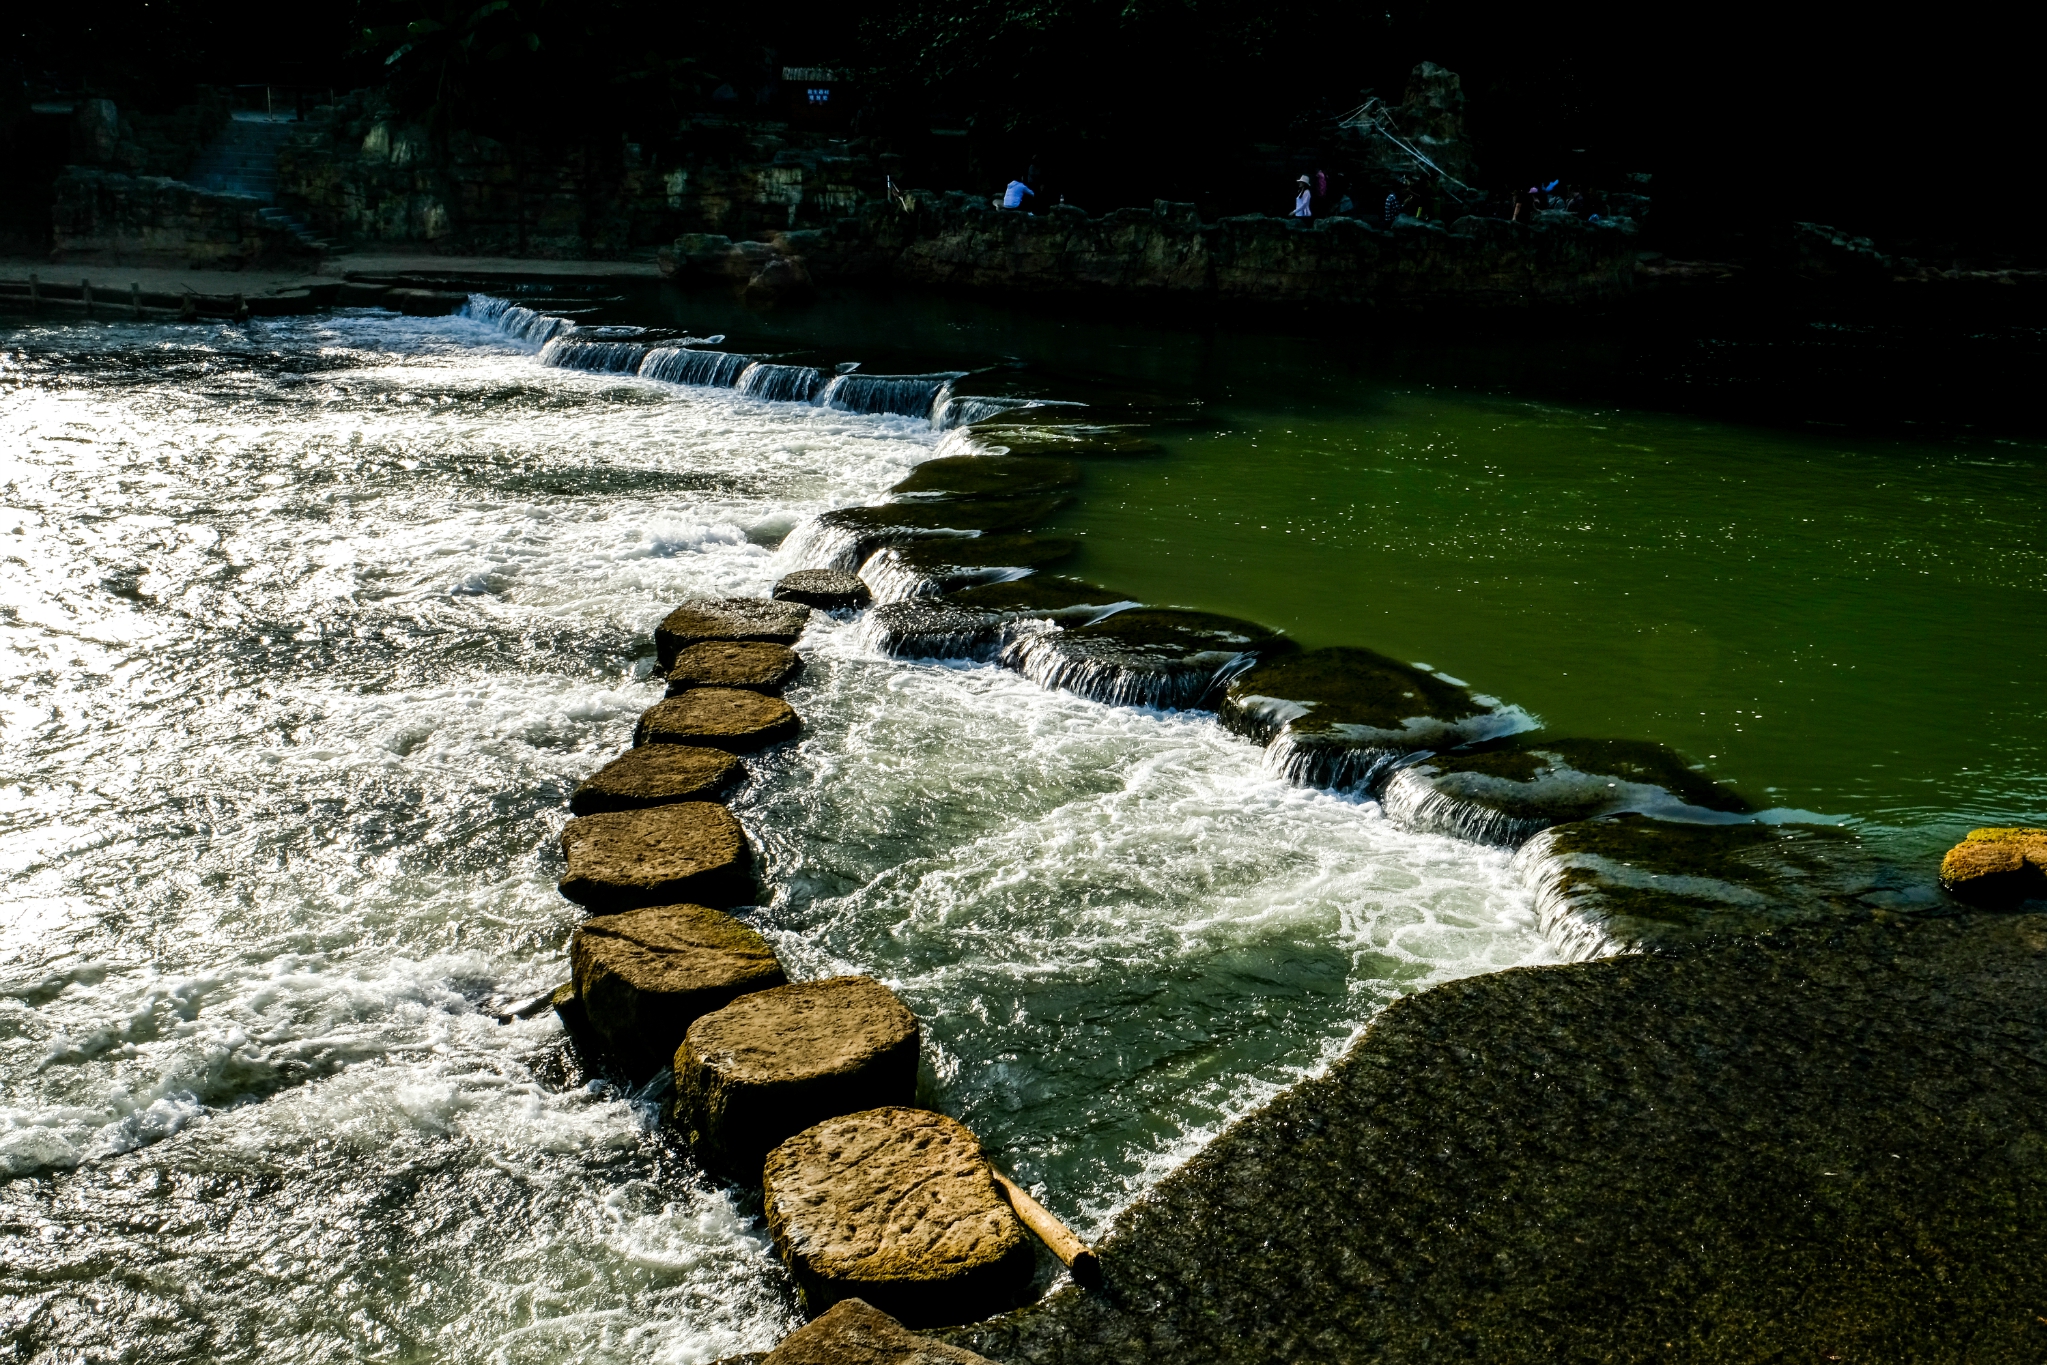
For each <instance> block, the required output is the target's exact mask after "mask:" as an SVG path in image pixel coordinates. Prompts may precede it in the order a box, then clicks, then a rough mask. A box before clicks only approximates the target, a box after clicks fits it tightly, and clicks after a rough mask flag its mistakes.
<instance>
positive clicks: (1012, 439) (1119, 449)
mask: <svg viewBox="0 0 2047 1365" xmlns="http://www.w3.org/2000/svg"><path fill="white" fill-rule="evenodd" d="M1069 420H1070V419H1069ZM973 437H974V440H975V441H977V442H978V443H980V444H982V445H984V446H987V447H988V448H989V450H990V451H991V452H1002V453H1006V454H1008V455H1009V456H1010V457H1011V458H1012V459H1026V458H1038V459H1044V458H1049V459H1064V460H1104V459H1108V460H1113V459H1128V458H1132V457H1135V456H1140V455H1159V454H1163V453H1164V451H1165V447H1164V446H1162V445H1160V444H1159V443H1158V442H1157V441H1155V440H1153V439H1152V438H1151V437H1149V436H1147V435H1145V434H1144V433H1143V432H1142V431H1134V430H1131V429H1129V428H1127V427H1104V426H1028V425H999V424H993V423H989V424H982V425H976V426H975V427H974V428H973Z"/></svg>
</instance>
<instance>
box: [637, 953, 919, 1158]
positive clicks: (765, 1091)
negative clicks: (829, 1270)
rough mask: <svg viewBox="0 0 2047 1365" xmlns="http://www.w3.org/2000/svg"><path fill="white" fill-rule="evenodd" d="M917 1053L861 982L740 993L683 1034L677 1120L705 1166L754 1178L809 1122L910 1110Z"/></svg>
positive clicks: (913, 1021) (891, 1012) (839, 980)
mask: <svg viewBox="0 0 2047 1365" xmlns="http://www.w3.org/2000/svg"><path fill="white" fill-rule="evenodd" d="M917 1048H918V1030H917V1017H916V1016H915V1015H913V1014H911V1013H910V1011H909V1009H908V1007H906V1006H905V1005H904V1004H903V1002H902V1001H900V1000H898V999H897V998H896V996H895V992H893V991H891V990H889V988H888V987H886V986H884V985H882V984H881V983H880V982H878V981H875V980H872V979H870V978H868V977H864V976H841V977H833V978H831V979H830V980H826V981H800V982H797V983H795V984H793V985H788V986H778V987H776V988H775V989H774V990H768V991H759V992H756V993H754V994H752V995H745V996H741V997H740V998H739V999H737V1000H735V1001H733V1002H732V1003H731V1004H730V1005H727V1006H726V1007H725V1008H723V1009H721V1010H718V1011H717V1012H715V1013H713V1014H707V1015H705V1016H704V1017H703V1018H701V1019H698V1020H697V1021H696V1022H695V1023H694V1024H692V1025H690V1027H689V1030H688V1032H687V1033H686V1034H685V1035H684V1037H683V1043H682V1047H681V1048H680V1049H678V1050H677V1052H676V1054H675V1106H674V1111H675V1119H676V1122H677V1124H678V1125H679V1126H680V1127H681V1128H682V1130H683V1132H684V1134H685V1135H686V1136H687V1137H688V1140H689V1144H690V1147H691V1149H692V1150H693V1151H695V1152H696V1153H697V1156H698V1157H699V1158H700V1159H701V1160H702V1161H703V1162H704V1163H705V1164H706V1165H707V1166H709V1167H711V1168H712V1169H714V1170H718V1171H722V1172H725V1173H727V1174H729V1175H732V1176H734V1177H736V1178H738V1179H742V1180H748V1181H751V1180H755V1179H758V1178H759V1176H760V1173H761V1160H762V1158H764V1157H765V1156H766V1155H767V1154H768V1152H769V1150H770V1149H772V1148H773V1147H775V1146H776V1145H777V1144H778V1143H781V1142H783V1141H785V1140H787V1139H788V1138H790V1137H792V1136H794V1135H795V1134H797V1133H799V1132H801V1131H803V1130H804V1129H805V1128H808V1127H810V1126H811V1125H812V1124H814V1123H821V1122H823V1121H824V1120H826V1119H829V1118H836V1117H837V1116H839V1115H841V1114H850V1113H854V1112H857V1111H859V1110H862V1109H871V1108H874V1107H875V1106H876V1105H886V1104H907V1103H909V1102H910V1100H911V1099H912V1097H914V1096H915V1094H916V1091H917Z"/></svg>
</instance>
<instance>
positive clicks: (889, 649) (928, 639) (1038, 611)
mask: <svg viewBox="0 0 2047 1365" xmlns="http://www.w3.org/2000/svg"><path fill="white" fill-rule="evenodd" d="M1135 605H1136V604H1135V603H1133V602H1128V601H1119V600H1118V599H1117V597H1116V594H1115V593H1112V592H1110V591H1109V590H1108V589H1106V588H1098V587H1096V586H1094V584H1092V583H1081V582H1078V581H1076V580H1074V579H1071V578H1057V577H1050V576H1047V575H1043V574H1032V575H1030V576H1029V577H1027V578H1019V579H1013V580H1011V581H1009V582H1006V583H984V584H982V585H981V586H980V587H975V588H968V589H965V590H964V591H962V592H956V593H949V594H947V595H946V596H944V597H939V598H929V597H913V598H911V599H909V600H908V601H905V602H887V603H883V604H882V605H881V606H879V607H876V608H875V609H874V611H873V612H872V613H871V614H870V615H869V616H868V618H867V620H866V622H865V630H866V633H867V640H868V643H869V644H871V645H872V646H873V647H874V648H876V649H878V650H880V651H881V652H882V653H884V654H889V655H893V656H894V657H896V658H899V659H992V658H994V657H995V655H996V654H997V652H998V651H999V650H1000V649H1001V647H1002V645H1003V644H1004V643H1005V642H1006V641H1007V640H1008V639H1009V638H1010V637H1011V636H1012V635H1013V634H1016V633H1018V632H1020V631H1024V630H1029V629H1032V628H1033V626H1032V623H1034V622H1038V621H1065V622H1070V623H1072V624H1074V625H1086V624H1087V623H1088V622H1089V621H1094V620H1098V619H1100V618H1101V617H1103V616H1106V615H1108V614H1109V613H1110V612H1111V611H1114V610H1116V609H1118V608H1121V607H1130V606H1135Z"/></svg>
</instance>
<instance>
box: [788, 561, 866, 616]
mask: <svg viewBox="0 0 2047 1365" xmlns="http://www.w3.org/2000/svg"><path fill="white" fill-rule="evenodd" d="M775 600H776V601H777V602H801V603H802V604H803V605H805V606H807V607H816V608H817V609H818V610H819V611H852V610H856V609H858V608H860V607H864V606H866V605H867V604H868V602H869V601H871V600H872V595H871V594H870V593H869V592H868V591H867V585H866V584H865V583H863V582H861V581H860V576H859V575H858V574H853V573H848V572H846V571H845V570H844V569H798V570H797V571H796V572H795V573H792V574H785V575H784V576H783V578H782V581H781V582H779V583H777V584H775Z"/></svg>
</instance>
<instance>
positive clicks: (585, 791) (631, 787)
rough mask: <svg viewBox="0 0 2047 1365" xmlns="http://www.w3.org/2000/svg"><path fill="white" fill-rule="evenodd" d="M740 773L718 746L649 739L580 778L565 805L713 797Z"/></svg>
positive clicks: (586, 809) (614, 805)
mask: <svg viewBox="0 0 2047 1365" xmlns="http://www.w3.org/2000/svg"><path fill="white" fill-rule="evenodd" d="M745 776H746V767H745V765H743V764H742V763H740V761H739V760H738V759H736V758H734V757H733V756H732V755H731V754H728V753H726V752H724V751H723V750H722V749H705V748H699V747H697V746H695V745H687V744H649V745H646V746H644V747H642V748H638V749H628V750H627V751H626V752H625V753H623V754H621V755H619V756H618V757H617V758H614V759H612V760H611V762H609V763H607V764H605V765H604V766H603V767H601V768H599V769H598V770H597V771H596V772H594V773H592V774H591V775H590V776H589V777H588V778H585V779H584V781H583V783H582V785H580V786H578V787H577V788H576V790H575V793H574V795H572V796H570V797H569V809H570V810H571V811H574V812H575V813H576V814H577V815H595V814H597V812H599V811H606V810H644V809H645V808H646V807H648V806H672V805H674V804H675V803H676V802H678V801H716V800H718V799H719V798H720V797H722V796H724V795H725V793H727V792H729V791H730V790H732V788H733V787H735V786H737V785H738V783H739V781H740V779H742V778H744V777H745Z"/></svg>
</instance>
